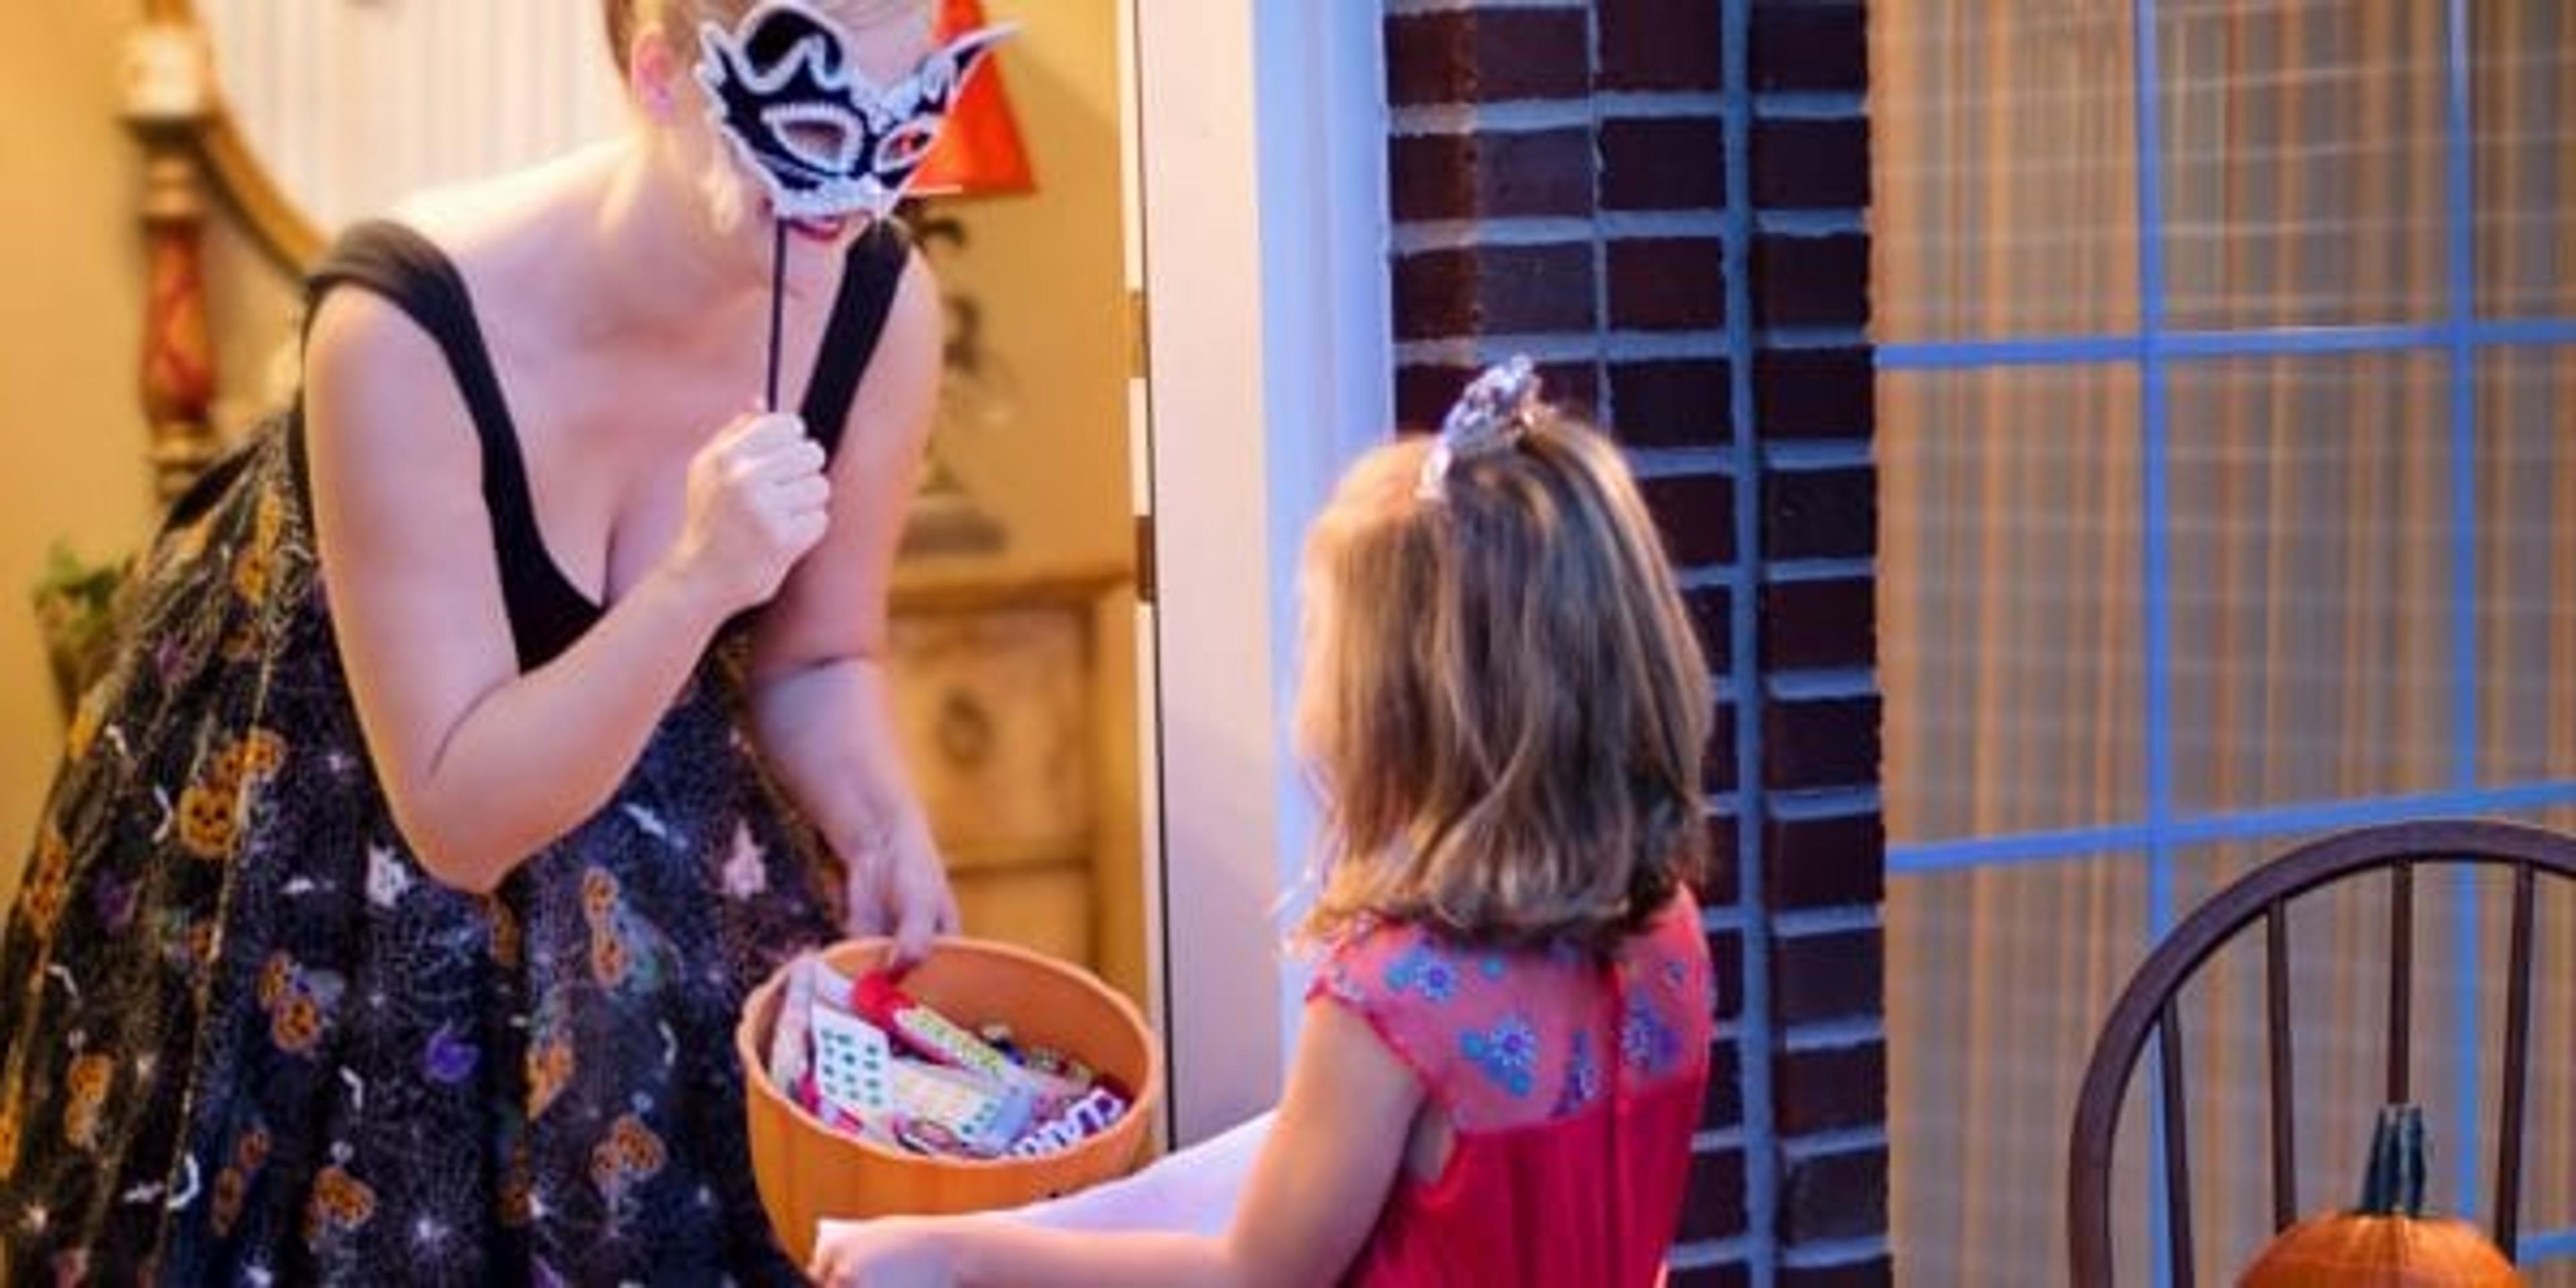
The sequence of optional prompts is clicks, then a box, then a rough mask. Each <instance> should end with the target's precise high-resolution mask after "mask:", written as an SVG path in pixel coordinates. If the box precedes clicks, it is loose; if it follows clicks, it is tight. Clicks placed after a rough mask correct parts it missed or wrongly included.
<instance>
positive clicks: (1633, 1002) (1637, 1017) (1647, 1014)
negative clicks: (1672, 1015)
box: [1619, 997, 1682, 1075]
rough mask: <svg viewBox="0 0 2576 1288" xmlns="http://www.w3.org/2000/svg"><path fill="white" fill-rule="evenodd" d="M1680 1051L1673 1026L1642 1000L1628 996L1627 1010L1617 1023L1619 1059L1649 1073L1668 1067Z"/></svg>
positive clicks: (1678, 1055)
mask: <svg viewBox="0 0 2576 1288" xmlns="http://www.w3.org/2000/svg"><path fill="white" fill-rule="evenodd" d="M1681 1054H1682V1039H1681V1035H1680V1034H1678V1033H1675V1032H1674V1031H1673V1026H1672V1025H1670V1024H1668V1023H1666V1022H1665V1021H1664V1017H1662V1016H1660V1015H1657V1014H1656V1013H1655V1009H1654V1008H1653V1007H1651V1006H1648V1005H1647V1004H1646V1003H1645V1002H1644V1001H1643V1000H1641V999H1639V998H1634V997H1631V998H1629V999H1628V1013H1627V1015H1626V1016H1625V1017H1624V1018H1623V1019H1622V1020H1621V1021H1620V1024H1619V1062H1620V1063H1621V1064H1623V1065H1625V1066H1627V1067H1628V1068H1631V1069H1634V1070H1636V1071H1637V1072H1639V1073H1643V1074H1648V1075H1652V1074H1656V1073H1660V1072H1662V1071H1663V1070H1665V1069H1667V1068H1670V1067H1671V1066H1672V1064H1673V1062H1674V1061H1676V1060H1679V1059H1680V1058H1681Z"/></svg>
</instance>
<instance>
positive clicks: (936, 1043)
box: [849, 971, 1083, 1103]
mask: <svg viewBox="0 0 2576 1288" xmlns="http://www.w3.org/2000/svg"><path fill="white" fill-rule="evenodd" d="M849 999H850V1007H851V1009H852V1010H854V1011H856V1012H858V1014H859V1015H860V1016H861V1017H862V1018H864V1019H866V1020H867V1021H868V1022H869V1023H871V1024H874V1025H876V1026H877V1027H878V1028H881V1029H884V1030H885V1031H886V1032H887V1033H889V1034H891V1035H893V1037H894V1039H895V1041H897V1042H900V1043H902V1044H903V1046H904V1048H905V1049H906V1050H909V1051H912V1052H914V1053H915V1054H917V1055H919V1056H921V1057H922V1058H923V1059H925V1060H929V1061H931V1062H933V1063H936V1064H943V1065H946V1066H948V1067H950V1068H952V1069H964V1070H968V1071H970V1072H973V1073H980V1074H982V1075H984V1076H986V1077H988V1078H994V1079H997V1080H999V1081H1001V1082H1003V1083H1005V1084H1008V1085H1011V1086H1016V1087H1024V1088H1026V1089H1028V1090H1029V1091H1030V1092H1032V1093H1033V1094H1034V1095H1035V1096H1036V1097H1037V1099H1039V1100H1040V1101H1044V1102H1048V1103H1055V1102H1059V1101H1066V1100H1072V1099H1075V1098H1078V1097H1079V1096H1080V1095H1081V1094H1082V1091H1083V1089H1082V1088H1081V1087H1080V1086H1078V1085H1076V1084H1074V1083H1073V1082H1071V1081H1069V1080H1067V1079H1064V1078H1061V1077H1055V1076H1052V1075H1049V1074H1043V1073H1039V1072H1037V1071H1035V1070H1032V1069H1027V1068H1023V1067H1021V1066H1020V1065H1019V1064H1016V1063H1014V1062H1013V1061H1012V1060H1011V1058H1010V1057H1008V1056H1005V1055H1003V1054H1002V1053H1001V1052H1000V1051H997V1050H995V1049H994V1048H993V1046H992V1044H991V1043H988V1042H986V1041H985V1040H984V1039H982V1038H980V1037H977V1036H975V1034H974V1033H972V1032H970V1031H968V1030H967V1029H966V1028H964V1027H963V1026H961V1025H959V1024H958V1023H957V1022H956V1021H954V1020H951V1019H949V1018H948V1017H947V1016H944V1015H941V1014H940V1013H939V1012H937V1011H934V1010H932V1009H930V1008H929V1007H927V1006H924V1005H922V1004H921V1003H920V1002H919V1001H916V1000H914V998H913V997H912V995H911V994H909V993H906V992H904V991H903V988H902V986H901V985H898V984H896V983H895V982H894V977H893V976H892V975H890V974H887V973H886V972H884V971H879V972H877V973H875V974H872V975H868V976H865V977H863V978H861V979H860V980H859V981H858V983H857V984H856V985H854V986H853V987H852V988H851V990H850V993H849Z"/></svg>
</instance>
